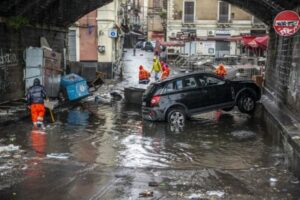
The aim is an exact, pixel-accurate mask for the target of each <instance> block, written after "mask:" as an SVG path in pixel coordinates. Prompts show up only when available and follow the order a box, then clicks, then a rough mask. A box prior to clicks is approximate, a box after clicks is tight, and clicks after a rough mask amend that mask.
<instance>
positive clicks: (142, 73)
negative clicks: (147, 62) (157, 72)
mask: <svg viewBox="0 0 300 200" xmlns="http://www.w3.org/2000/svg"><path fill="white" fill-rule="evenodd" d="M149 78H150V73H149V72H148V71H147V70H145V69H144V67H143V65H140V66H139V83H140V84H148V83H149V81H150V80H149Z"/></svg>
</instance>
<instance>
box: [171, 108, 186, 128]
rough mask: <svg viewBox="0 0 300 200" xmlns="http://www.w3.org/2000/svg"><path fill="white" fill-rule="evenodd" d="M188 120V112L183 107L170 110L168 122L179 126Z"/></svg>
mask: <svg viewBox="0 0 300 200" xmlns="http://www.w3.org/2000/svg"><path fill="white" fill-rule="evenodd" d="M185 121H186V114H185V112H184V110H183V109H180V108H173V109H171V110H170V111H169V112H168V122H169V123H170V124H176V125H178V126H184V125H185Z"/></svg>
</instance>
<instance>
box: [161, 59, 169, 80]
mask: <svg viewBox="0 0 300 200" xmlns="http://www.w3.org/2000/svg"><path fill="white" fill-rule="evenodd" d="M162 70H163V73H162V75H161V77H160V80H164V79H166V78H168V77H169V75H170V68H169V66H168V65H167V64H166V63H164V64H163V67H162Z"/></svg>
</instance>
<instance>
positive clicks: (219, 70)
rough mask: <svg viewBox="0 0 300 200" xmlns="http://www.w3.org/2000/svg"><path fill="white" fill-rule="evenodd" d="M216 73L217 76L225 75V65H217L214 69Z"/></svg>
mask: <svg viewBox="0 0 300 200" xmlns="http://www.w3.org/2000/svg"><path fill="white" fill-rule="evenodd" d="M215 72H216V74H217V76H220V77H224V76H226V75H227V70H226V69H225V67H224V66H223V65H220V66H218V68H217V69H216V71H215Z"/></svg>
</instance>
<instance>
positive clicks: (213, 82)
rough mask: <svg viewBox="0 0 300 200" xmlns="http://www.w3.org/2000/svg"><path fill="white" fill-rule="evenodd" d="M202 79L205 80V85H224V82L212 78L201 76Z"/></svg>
mask: <svg viewBox="0 0 300 200" xmlns="http://www.w3.org/2000/svg"><path fill="white" fill-rule="evenodd" d="M203 78H204V79H205V83H206V85H208V86H209V85H222V84H224V83H225V81H224V80H222V79H219V78H216V77H213V76H203Z"/></svg>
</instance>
